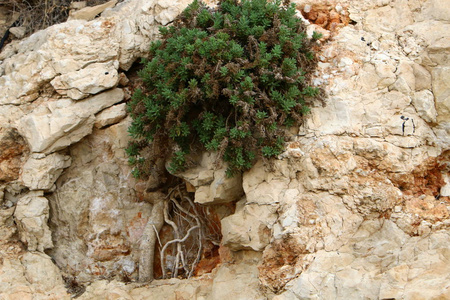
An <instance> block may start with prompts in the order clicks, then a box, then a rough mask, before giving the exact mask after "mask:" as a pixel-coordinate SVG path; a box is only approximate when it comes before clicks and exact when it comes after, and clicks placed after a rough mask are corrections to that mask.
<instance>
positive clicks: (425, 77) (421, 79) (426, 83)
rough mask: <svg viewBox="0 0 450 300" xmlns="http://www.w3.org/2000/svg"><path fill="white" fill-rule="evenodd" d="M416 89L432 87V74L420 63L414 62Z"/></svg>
mask: <svg viewBox="0 0 450 300" xmlns="http://www.w3.org/2000/svg"><path fill="white" fill-rule="evenodd" d="M413 72H414V76H415V77H416V78H415V86H416V91H422V90H430V89H431V74H430V72H428V70H427V69H425V68H424V67H422V66H421V65H419V64H413Z"/></svg>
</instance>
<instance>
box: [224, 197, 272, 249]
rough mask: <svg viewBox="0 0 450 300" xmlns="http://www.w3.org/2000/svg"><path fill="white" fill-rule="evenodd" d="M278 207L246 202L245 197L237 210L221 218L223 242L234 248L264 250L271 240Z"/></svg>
mask: <svg viewBox="0 0 450 300" xmlns="http://www.w3.org/2000/svg"><path fill="white" fill-rule="evenodd" d="M275 220H276V209H275V208H274V207H271V206H270V205H258V204H246V200H245V199H243V200H241V201H240V202H239V203H238V204H237V208H236V212H235V213H234V214H233V215H231V216H229V217H226V218H224V219H222V220H221V224H222V235H223V238H222V242H223V244H224V245H226V246H228V247H230V249H232V250H235V251H236V250H242V249H252V250H254V251H262V250H263V249H264V248H265V247H266V246H267V245H268V244H269V241H270V234H271V227H272V226H273V224H274V222H275Z"/></svg>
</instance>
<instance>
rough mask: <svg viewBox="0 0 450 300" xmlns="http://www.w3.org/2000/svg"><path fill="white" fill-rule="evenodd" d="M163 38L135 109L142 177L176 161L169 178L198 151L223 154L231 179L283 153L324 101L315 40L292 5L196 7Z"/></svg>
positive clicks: (233, 2)
mask: <svg viewBox="0 0 450 300" xmlns="http://www.w3.org/2000/svg"><path fill="white" fill-rule="evenodd" d="M160 34H161V39H160V40H158V41H155V42H153V43H152V44H151V46H150V53H149V57H148V59H145V60H144V64H145V66H144V67H143V69H142V70H141V71H140V73H139V75H140V77H141V78H142V80H143V83H144V86H145V88H144V89H142V90H137V91H136V92H135V94H134V95H133V97H132V100H131V101H130V103H129V107H128V108H129V112H130V113H131V116H132V118H133V123H132V125H131V126H130V128H129V132H130V134H131V136H132V137H133V138H134V140H133V142H132V143H131V144H130V145H129V147H128V149H127V152H128V155H129V157H130V163H131V164H132V165H135V166H136V168H135V171H134V175H135V176H140V175H149V174H150V173H151V171H152V167H154V166H158V165H159V166H160V167H161V163H159V164H158V163H157V161H158V160H161V159H162V160H163V161H165V160H166V159H168V158H169V157H170V158H171V163H170V167H169V170H170V171H171V172H177V171H179V170H182V169H183V168H184V166H185V164H186V155H187V154H188V153H189V152H190V151H192V149H194V148H195V147H197V146H198V145H201V147H204V149H206V150H207V151H218V153H219V157H220V158H222V159H223V161H225V162H227V163H228V174H229V175H230V176H231V175H233V174H234V173H235V172H239V171H242V170H247V169H249V168H250V167H251V166H252V165H253V164H254V162H255V160H256V159H257V158H258V157H266V158H270V157H273V156H276V155H278V154H280V153H281V152H282V151H283V144H284V129H285V128H287V127H290V126H292V125H293V124H295V123H296V122H298V121H300V120H301V117H302V115H304V114H305V113H307V112H308V107H307V106H306V105H305V99H307V98H311V97H315V96H317V95H318V89H316V88H312V87H311V86H309V85H308V82H309V75H308V74H311V71H312V70H313V69H314V67H315V63H316V62H315V59H314V54H313V51H312V47H311V46H312V41H311V40H309V39H308V38H307V36H306V30H305V26H304V24H303V23H302V21H301V19H299V18H298V17H296V11H295V6H294V5H290V4H289V3H287V2H286V1H284V2H283V3H282V2H281V1H279V0H275V1H270V2H269V1H267V0H252V1H251V0H250V1H249V0H242V1H237V0H223V1H221V2H219V5H218V6H217V8H215V9H211V8H208V7H206V6H205V5H204V4H203V3H201V2H199V1H197V0H195V1H194V2H193V3H192V4H190V5H189V6H188V8H186V10H184V12H183V13H182V14H181V15H180V16H179V17H178V18H177V19H176V20H175V21H174V22H173V24H172V25H171V26H169V27H161V28H160ZM314 38H318V36H317V35H314V37H313V39H314ZM197 149H198V148H197Z"/></svg>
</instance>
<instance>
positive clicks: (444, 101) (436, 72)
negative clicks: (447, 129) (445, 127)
mask: <svg viewBox="0 0 450 300" xmlns="http://www.w3.org/2000/svg"><path fill="white" fill-rule="evenodd" d="M431 75H432V78H433V94H434V98H435V101H436V111H437V120H438V122H446V123H448V122H449V120H450V67H438V68H434V69H433V71H432V73H431Z"/></svg>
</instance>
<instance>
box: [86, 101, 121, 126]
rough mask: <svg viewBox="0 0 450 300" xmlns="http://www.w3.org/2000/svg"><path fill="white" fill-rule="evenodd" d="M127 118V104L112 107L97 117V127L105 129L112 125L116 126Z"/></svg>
mask: <svg viewBox="0 0 450 300" xmlns="http://www.w3.org/2000/svg"><path fill="white" fill-rule="evenodd" d="M126 116H127V110H126V104H125V103H122V104H119V105H114V106H111V107H110V108H107V109H105V110H103V111H102V112H100V113H99V114H98V115H96V116H95V124H94V125H95V127H96V128H103V127H105V126H109V125H112V124H116V123H118V122H119V121H121V120H122V119H123V118H125V117H126Z"/></svg>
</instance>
